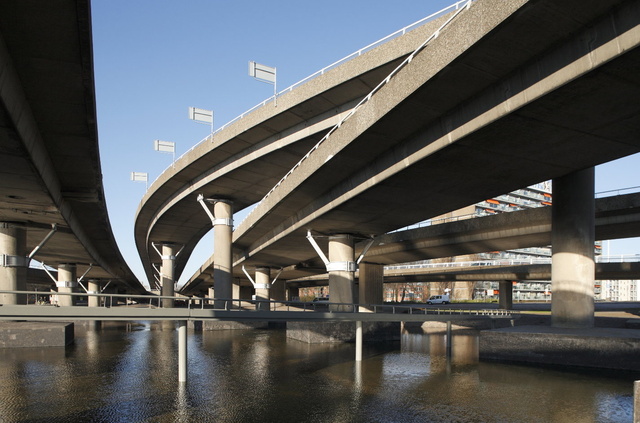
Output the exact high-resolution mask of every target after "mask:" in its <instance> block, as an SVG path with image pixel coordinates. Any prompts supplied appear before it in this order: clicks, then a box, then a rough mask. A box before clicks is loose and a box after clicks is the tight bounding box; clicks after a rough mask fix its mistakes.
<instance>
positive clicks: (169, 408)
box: [0, 322, 633, 423]
mask: <svg viewBox="0 0 640 423" xmlns="http://www.w3.org/2000/svg"><path fill="white" fill-rule="evenodd" d="M177 338H178V336H177V331H175V330H171V329H169V328H166V327H165V328H164V329H163V327H162V324H160V323H151V322H137V323H107V322H105V323H103V327H102V328H101V329H99V330H96V331H92V330H87V329H84V328H83V327H81V326H77V325H76V340H75V343H74V344H73V345H72V346H69V347H67V348H46V349H30V348H29V349H4V350H0V422H1V423H14V422H47V423H49V422H109V423H111V422H127V423H128V422H251V423H258V422H261V423H263V422H278V423H280V422H331V423H342V422H344V423H356V422H376V423H385V422H402V423H405V422H478V423H480V422H518V423H521V422H571V423H576V422H616V423H620V422H632V420H633V418H632V414H633V404H632V401H633V377H632V376H631V375H620V374H617V375H611V374H601V373H599V372H597V371H589V372H584V371H583V372H575V371H563V370H549V369H541V368H536V367H525V366H519V365H507V364H497V363H487V362H478V358H477V357H478V340H477V336H475V335H474V334H472V333H471V334H470V333H467V334H462V333H460V334H455V333H454V335H453V337H452V353H451V357H450V358H447V354H446V340H445V335H444V334H431V335H424V334H412V333H405V334H403V336H402V340H401V342H396V343H391V344H385V345H375V344H365V346H364V358H363V361H362V362H361V363H356V362H354V355H355V352H354V350H355V347H354V345H351V344H347V345H317V344H315V345H308V344H305V343H302V342H299V341H295V340H290V339H287V338H286V336H285V333H284V331H282V330H271V331H260V330H251V331H215V332H213V331H207V332H202V333H192V332H190V333H189V337H188V348H189V356H188V363H189V380H188V382H187V383H186V384H182V385H180V384H178V383H177V366H178V364H177Z"/></svg>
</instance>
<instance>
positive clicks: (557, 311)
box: [551, 168, 595, 328]
mask: <svg viewBox="0 0 640 423" xmlns="http://www.w3.org/2000/svg"><path fill="white" fill-rule="evenodd" d="M594 174H595V172H594V169H593V168H589V169H585V170H582V171H579V172H575V173H572V174H570V175H566V176H562V177H560V178H556V179H554V180H553V206H552V207H553V210H552V226H551V227H552V237H551V239H552V252H553V256H552V261H551V290H552V300H551V324H552V326H556V327H572V328H584V327H593V324H594V304H593V301H594V300H593V295H594V280H595V265H594V244H595V200H594Z"/></svg>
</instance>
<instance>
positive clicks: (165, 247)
mask: <svg viewBox="0 0 640 423" xmlns="http://www.w3.org/2000/svg"><path fill="white" fill-rule="evenodd" d="M161 252H162V255H161V257H162V266H160V286H161V287H162V295H163V296H167V297H173V296H174V295H175V283H176V279H175V263H176V256H175V252H176V246H175V244H173V243H171V242H164V243H162V250H161ZM174 304H175V301H174V300H173V299H170V298H163V299H162V307H163V308H172V307H173V306H174Z"/></svg>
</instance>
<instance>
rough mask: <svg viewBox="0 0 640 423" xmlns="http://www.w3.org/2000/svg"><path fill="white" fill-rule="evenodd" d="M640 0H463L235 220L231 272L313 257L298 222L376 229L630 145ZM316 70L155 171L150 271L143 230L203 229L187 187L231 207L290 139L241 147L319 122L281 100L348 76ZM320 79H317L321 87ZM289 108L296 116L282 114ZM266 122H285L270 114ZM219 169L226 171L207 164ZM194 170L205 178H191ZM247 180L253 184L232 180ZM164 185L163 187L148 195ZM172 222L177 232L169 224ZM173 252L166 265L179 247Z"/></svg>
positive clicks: (259, 182) (636, 117)
mask: <svg viewBox="0 0 640 423" xmlns="http://www.w3.org/2000/svg"><path fill="white" fill-rule="evenodd" d="M638 4H639V2H637V1H611V2H600V1H596V0H591V1H577V0H573V1H565V2H561V3H559V2H553V1H529V2H527V1H515V0H514V1H497V0H478V1H477V2H475V3H473V4H472V5H471V7H470V8H469V9H468V10H464V11H462V12H461V13H459V14H458V15H457V17H456V18H455V19H454V20H452V21H451V22H450V23H449V24H448V25H447V26H446V28H443V29H442V30H440V31H439V33H438V36H437V37H434V38H432V39H431V40H430V42H429V43H428V44H427V45H426V46H425V47H424V48H422V49H419V50H418V51H416V52H415V54H413V55H412V59H411V61H410V62H407V63H405V64H404V65H403V66H402V67H401V68H399V69H398V70H397V72H395V73H394V75H393V77H392V78H390V79H389V80H388V82H387V83H386V84H385V85H384V86H382V87H381V88H380V89H378V90H376V92H375V93H373V94H372V95H371V97H370V99H369V100H368V101H367V102H366V103H364V104H362V105H361V106H360V107H359V108H358V110H357V111H356V112H355V113H354V114H352V115H351V116H350V118H349V119H348V120H346V121H344V122H343V123H342V124H341V125H340V127H338V128H336V129H335V130H334V131H333V132H332V133H331V136H329V137H328V138H327V139H326V140H325V141H324V142H322V143H321V144H320V145H318V146H317V148H315V149H314V151H313V152H311V153H310V154H308V155H307V156H306V159H305V160H304V161H302V162H300V163H299V165H297V166H296V168H295V170H294V171H292V172H291V173H290V175H289V176H288V177H287V178H286V179H284V180H283V181H282V182H281V183H279V184H276V185H275V187H274V188H273V190H272V191H271V192H270V194H269V195H268V197H266V198H264V199H263V200H262V201H261V202H260V203H259V204H258V206H257V207H256V208H255V209H254V211H253V212H252V213H251V214H250V215H249V216H248V217H247V218H246V219H245V220H244V221H243V222H241V223H240V224H239V225H238V226H237V228H236V230H235V231H234V235H233V248H234V250H233V252H234V260H233V265H234V269H235V270H234V271H235V272H236V274H238V269H239V267H240V266H242V265H248V266H257V265H269V266H273V267H284V268H286V267H288V266H295V265H296V264H299V263H305V262H307V261H310V260H314V259H315V255H316V253H315V251H314V250H313V248H312V247H311V246H310V245H309V243H308V242H307V240H306V239H305V237H306V234H307V231H309V230H312V231H314V233H318V234H322V235H327V234H335V233H349V234H355V235H356V236H362V237H370V236H372V235H373V236H380V235H383V234H386V233H388V232H390V231H393V230H396V229H398V228H401V227H405V226H407V225H410V224H413V223H415V222H419V221H422V220H425V219H428V218H432V217H435V216H438V215H441V214H443V213H445V212H449V211H452V210H456V209H459V208H461V207H464V206H467V205H469V204H473V203H475V202H477V201H480V200H484V199H486V198H491V197H494V196H496V195H500V194H504V193H506V192H510V191H512V190H515V189H518V188H522V187H524V186H527V185H531V184H534V183H537V182H540V181H544V180H548V179H553V178H556V177H559V176H562V175H566V174H569V173H572V172H574V171H577V170H581V169H585V168H589V167H591V166H595V165H597V164H600V163H604V162H607V161H610V160H614V159H617V158H620V157H624V156H626V155H630V154H633V153H636V152H638V151H640V140H638V138H637V136H636V134H637V128H639V127H640V114H639V113H638V112H640V110H639V109H640V105H639V104H638V103H637V101H636V99H637V98H638V95H639V94H640V84H639V82H640V81H638V77H637V72H630V71H629V69H637V68H638V65H639V60H640V55H639V54H638V49H636V47H637V46H638V44H640V34H639V32H640V29H639V26H638V23H639V22H640V13H639V10H638V9H639V6H638ZM440 22H442V21H438V23H440ZM427 32H428V31H427ZM410 34H411V33H410ZM427 38H428V37H425V38H423V41H424V40H426V39H427ZM399 40H402V37H401V38H400V39H398V41H397V42H398V43H400V41H399ZM381 49H383V50H384V48H383V47H381ZM375 51H376V50H373V51H372V52H369V54H372V56H373V52H375ZM376 54H378V53H376ZM401 56H402V55H398V56H397V57H398V58H400V57H401ZM362 57H365V56H364V55H363V56H362ZM391 62H392V61H391V60H389V61H387V62H386V63H388V65H386V66H385V67H384V71H383V68H382V67H381V63H382V61H376V60H373V59H371V60H369V59H368V58H367V59H366V60H364V59H363V60H362V61H360V62H358V65H359V66H369V67H372V68H373V69H375V70H379V71H380V72H378V73H376V78H372V80H371V83H370V84H368V86H371V85H373V79H376V80H379V79H380V78H381V77H382V76H383V75H384V72H385V71H386V70H388V69H389V68H391V67H392V65H391V64H390V63H391ZM349 63H351V62H348V63H347V64H346V65H342V66H345V68H344V69H345V73H348V72H347V71H348V69H349V66H354V67H355V66H356V65H355V64H352V65H350V64H349ZM393 63H397V62H393ZM342 66H341V67H339V68H337V69H334V70H333V71H335V72H334V74H335V75H340V74H342ZM351 75H352V77H351V79H353V80H354V81H355V82H357V85H358V86H360V87H361V88H363V89H362V90H360V91H359V92H358V93H355V92H351V91H349V90H345V94H344V95H345V96H347V97H348V100H347V101H345V102H342V103H340V104H341V105H343V106H344V107H342V108H340V107H341V106H339V107H338V109H339V110H338V111H337V112H336V111H334V112H332V113H333V115H336V114H338V113H343V112H346V111H347V110H348V108H349V106H350V105H352V104H353V103H354V102H355V101H356V99H358V98H360V97H361V96H362V95H364V94H365V93H366V92H367V90H366V89H364V87H363V86H362V84H361V81H360V80H359V78H357V77H356V75H357V74H356V73H352V74H351ZM323 76H326V79H324V80H321V81H319V82H314V83H313V85H309V86H306V85H303V86H301V87H299V88H298V89H296V90H294V91H292V92H291V93H288V94H287V95H288V96H290V97H287V98H289V99H291V100H289V101H291V102H292V103H287V102H286V101H285V96H283V97H282V99H280V98H279V99H278V107H277V109H276V108H274V107H273V105H266V106H264V107H263V108H261V109H259V110H257V111H255V112H254V113H255V116H254V117H251V118H249V117H246V118H244V119H242V120H241V121H239V122H238V123H237V125H236V126H234V125H230V126H229V127H228V128H227V129H226V130H227V131H228V134H229V135H226V136H225V137H224V138H223V137H220V138H218V139H216V137H214V139H213V142H210V143H208V144H207V143H205V145H199V146H198V147H196V148H195V149H194V150H193V152H192V153H189V154H188V155H185V157H183V159H182V161H181V162H180V163H179V164H178V166H176V170H168V171H167V172H165V174H163V175H162V176H161V177H160V179H159V180H158V181H157V182H156V183H154V185H153V186H152V187H151V188H150V189H149V192H148V193H147V195H146V196H145V198H143V201H142V203H141V205H140V207H139V210H138V218H137V219H136V234H135V235H136V243H137V245H138V250H139V252H140V254H141V258H142V261H143V263H144V265H145V269H147V273H148V274H150V273H152V270H151V268H152V263H153V262H154V261H155V262H158V261H159V257H157V258H155V257H154V255H155V254H156V253H155V252H154V251H153V249H152V248H150V244H151V242H163V241H173V242H178V243H184V244H185V245H187V247H190V246H192V245H195V242H196V241H197V240H198V239H199V238H200V237H201V236H202V235H203V234H204V233H205V232H207V231H208V230H209V228H210V222H209V221H208V219H207V218H206V215H205V214H204V212H203V211H201V210H200V209H198V208H199V207H200V206H199V205H198V204H197V202H196V201H195V196H196V194H197V193H200V192H202V193H203V194H204V195H205V196H206V197H218V198H227V199H229V200H232V201H233V202H234V207H235V209H236V210H239V209H241V208H243V207H246V206H248V205H249V204H250V202H251V201H257V200H258V199H259V197H260V196H261V195H262V194H263V193H264V191H265V190H266V189H267V188H270V187H273V186H274V181H275V180H276V178H277V175H280V174H283V173H284V172H286V169H287V167H288V165H289V164H290V163H293V162H294V157H293V156H295V154H293V150H291V149H289V150H287V153H292V154H291V155H289V156H288V160H289V161H287V162H286V164H285V162H279V161H276V160H275V157H276V156H269V157H268V159H269V160H268V164H269V166H266V162H255V163H253V161H252V160H253V158H254V157H253V156H252V154H253V155H254V156H255V155H259V154H257V153H256V150H257V146H258V145H262V144H260V143H261V142H262V143H265V144H268V143H270V142H273V141H270V140H277V139H284V138H285V137H286V136H291V134H292V132H296V131H300V132H301V133H302V132H303V131H306V127H307V126H310V125H311V124H313V123H314V122H316V121H314V118H313V117H312V116H310V115H304V116H295V115H296V113H294V109H293V108H292V107H291V106H289V105H290V104H291V105H293V104H297V103H296V100H295V99H304V100H306V101H312V100H313V101H316V100H318V101H320V102H322V103H326V98H324V97H323V94H322V93H324V92H331V94H332V95H334V96H338V93H340V92H342V91H341V89H342V88H343V86H345V87H346V86H349V84H339V82H340V81H342V82H344V81H345V80H341V79H340V78H339V77H338V76H333V77H332V78H337V81H336V85H335V86H334V85H332V84H330V83H328V80H329V79H330V77H329V73H327V74H326V75H323ZM321 84H327V85H325V86H324V87H325V88H323V89H319V88H317V87H318V85H321ZM365 85H367V84H365ZM329 87H333V88H334V89H330V90H329V89H328V88H329ZM348 93H351V94H349V95H347V94H348ZM299 104H300V106H301V107H302V108H301V109H296V110H298V114H299V113H300V112H301V111H302V110H306V109H305V107H304V106H305V104H306V103H305V102H304V101H300V102H299ZM281 105H283V108H282V109H281V108H280V107H281ZM335 106H336V105H335V104H333V103H332V104H331V106H330V107H329V108H328V109H327V108H325V109H323V110H322V111H321V112H320V113H322V112H323V111H324V112H326V111H327V110H329V109H332V110H333V109H335ZM292 115H294V116H292ZM250 116H251V115H250ZM314 116H319V114H316V115H314ZM245 119H246V120H245ZM287 119H293V120H292V121H290V123H284V122H285V121H286V120H287ZM305 119H306V120H305ZM315 119H317V118H315ZM267 122H268V123H269V125H266V123H267ZM276 122H278V123H280V124H281V125H280V126H277V127H276V126H274V125H275V123H276ZM249 130H251V131H249ZM321 132H322V131H319V132H317V133H315V135H314V138H313V139H314V140H316V139H318V138H319V137H320V134H321ZM297 137H298V138H301V136H300V135H298V136H297ZM247 140H248V141H247ZM249 141H250V142H249ZM307 141H308V142H306V141H305V142H304V143H303V144H297V145H299V146H300V148H299V150H298V153H302V151H304V148H303V145H304V146H308V145H309V144H311V143H312V142H313V141H311V139H308V140H307ZM205 151H206V152H208V151H212V152H213V151H217V152H219V153H222V152H225V151H226V152H227V153H226V156H225V160H226V161H225V162H224V164H223V163H219V164H216V163H214V167H211V166H210V165H209V166H208V167H207V168H206V169H204V168H203V160H202V158H205V157H213V156H207V155H206V154H205ZM207 154H208V153H207ZM298 156H300V155H298ZM236 160H237V161H238V162H239V163H240V165H241V166H244V164H245V163H246V166H247V167H246V169H247V170H248V169H251V172H252V173H251V172H249V171H247V172H243V173H238V174H237V175H238V178H234V180H231V178H228V179H225V178H221V177H220V176H223V175H224V174H226V173H225V172H230V171H231V170H232V169H234V167H235V161H236ZM280 163H282V165H280ZM222 167H225V168H226V169H228V170H226V171H225V172H222V173H221V171H220V172H218V170H219V169H222ZM278 167H279V168H280V169H279V170H277V171H275V173H270V174H266V175H265V174H264V172H265V171H267V169H271V168H274V169H277V168H278ZM216 172H218V173H216ZM252 174H253V179H252V178H251V177H252ZM194 180H202V181H204V180H206V181H207V182H206V185H203V184H201V185H200V186H194V185H193V184H192V181H194ZM205 186H206V188H205ZM251 190H253V192H254V195H253V197H251V196H246V195H244V194H243V193H245V192H247V191H251ZM160 191H163V193H162V195H160V194H156V192H158V193H159V192H160ZM156 197H157V201H156ZM179 198H185V204H189V206H188V207H184V208H180V207H177V204H178V202H180V201H174V199H179ZM147 204H149V205H147ZM187 215H188V216H189V219H186V218H185V216H187ZM169 216H172V217H171V218H169ZM181 222H185V223H181ZM186 222H188V223H186ZM189 225H193V227H189ZM178 233H184V236H183V237H182V238H172V234H173V235H175V234H178ZM181 256H182V257H180V258H179V260H178V261H177V264H176V275H175V277H176V279H177V278H178V277H179V276H180V272H181V270H182V269H183V264H184V262H186V260H187V259H188V256H189V251H188V248H187V251H186V254H185V253H184V252H183V253H181ZM205 268H206V266H205Z"/></svg>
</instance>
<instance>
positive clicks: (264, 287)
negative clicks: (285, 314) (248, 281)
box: [254, 266, 271, 311]
mask: <svg viewBox="0 0 640 423" xmlns="http://www.w3.org/2000/svg"><path fill="white" fill-rule="evenodd" d="M254 286H255V290H256V310H265V311H266V310H270V307H269V306H270V304H269V302H268V301H269V300H270V291H271V269H270V268H269V267H266V266H264V267H257V268H256V283H255V285H254Z"/></svg>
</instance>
